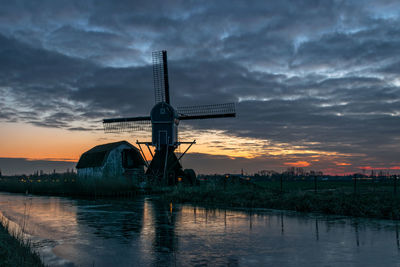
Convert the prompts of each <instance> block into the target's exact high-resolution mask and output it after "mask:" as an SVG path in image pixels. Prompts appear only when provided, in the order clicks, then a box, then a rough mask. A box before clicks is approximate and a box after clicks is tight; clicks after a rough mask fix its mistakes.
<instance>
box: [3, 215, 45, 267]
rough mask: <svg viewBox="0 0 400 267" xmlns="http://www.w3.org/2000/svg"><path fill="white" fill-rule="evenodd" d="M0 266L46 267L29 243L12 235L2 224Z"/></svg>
mask: <svg viewBox="0 0 400 267" xmlns="http://www.w3.org/2000/svg"><path fill="white" fill-rule="evenodd" d="M0 266H10V267H11V266H34V267H36V266H41V267H42V266H45V265H44V264H43V263H42V261H41V259H40V256H39V254H37V253H36V252H34V251H33V250H32V247H31V245H30V243H29V242H26V241H24V240H23V239H22V238H18V237H17V236H14V235H11V234H10V232H9V231H8V229H7V225H6V226H4V225H3V224H1V223H0Z"/></svg>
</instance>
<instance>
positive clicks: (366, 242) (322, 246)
mask: <svg viewBox="0 0 400 267" xmlns="http://www.w3.org/2000/svg"><path fill="white" fill-rule="evenodd" d="M0 216H1V218H2V220H3V222H5V221H7V222H8V223H9V225H10V227H11V229H13V230H15V231H23V232H24V233H25V234H26V235H25V236H26V238H28V239H29V240H30V241H31V242H32V245H33V247H34V249H35V250H36V251H38V252H39V253H40V255H41V257H42V259H43V261H44V263H45V264H47V265H49V266H258V267H259V266H400V244H399V229H398V228H399V226H398V223H397V222H394V221H387V220H370V219H360V218H348V217H343V216H325V215H316V214H301V213H295V212H288V211H273V210H265V209H257V210H254V209H253V210H235V209H216V208H205V207H199V206H192V205H177V204H172V205H171V204H170V203H163V202H161V201H159V200H157V199H152V198H149V197H139V198H136V199H124V200H109V199H102V200H83V199H71V198H64V197H47V196H30V195H28V196H26V195H20V194H9V193H0Z"/></svg>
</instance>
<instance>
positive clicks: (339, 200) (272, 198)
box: [162, 183, 400, 220]
mask: <svg viewBox="0 0 400 267" xmlns="http://www.w3.org/2000/svg"><path fill="white" fill-rule="evenodd" d="M162 198H163V199H164V200H165V201H170V202H179V203H199V204H206V205H213V206H229V207H246V208H270V209H284V210H295V211H300V212H318V213H326V214H337V215H346V216H355V217H370V218H380V219H394V220H400V197H399V196H397V195H393V194H388V193H386V192H379V191H375V192H368V193H358V194H354V193H352V192H348V191H347V190H319V191H318V192H317V193H315V192H314V191H313V190H291V191H285V192H280V191H279V190H277V189H269V188H264V187H260V186H257V185H252V184H227V185H221V184H207V183H205V184H202V185H200V186H196V187H182V186H178V187H175V188H174V189H173V190H170V191H166V192H165V193H164V194H163V195H162Z"/></svg>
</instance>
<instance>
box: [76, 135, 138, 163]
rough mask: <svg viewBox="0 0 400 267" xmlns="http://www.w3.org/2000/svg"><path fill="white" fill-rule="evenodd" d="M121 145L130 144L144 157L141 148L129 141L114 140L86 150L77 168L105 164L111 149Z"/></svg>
mask: <svg viewBox="0 0 400 267" xmlns="http://www.w3.org/2000/svg"><path fill="white" fill-rule="evenodd" d="M120 145H127V146H129V147H130V148H132V149H133V150H135V151H136V152H137V154H138V156H139V157H140V158H142V156H141V155H140V152H139V150H138V149H137V148H136V147H134V146H133V145H132V144H130V143H129V142H127V141H119V142H114V143H108V144H103V145H98V146H95V147H93V148H92V149H90V150H88V151H86V152H85V153H83V154H82V156H81V157H80V159H79V161H78V164H77V165H76V168H77V169H81V168H91V167H100V166H103V164H104V162H105V160H106V159H107V157H108V154H109V153H110V151H111V150H113V149H114V148H117V147H118V146H120ZM143 164H144V162H143Z"/></svg>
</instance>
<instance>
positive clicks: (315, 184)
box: [314, 175, 317, 194]
mask: <svg viewBox="0 0 400 267" xmlns="http://www.w3.org/2000/svg"><path fill="white" fill-rule="evenodd" d="M314 193H315V194H316V193H317V176H316V175H314Z"/></svg>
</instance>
